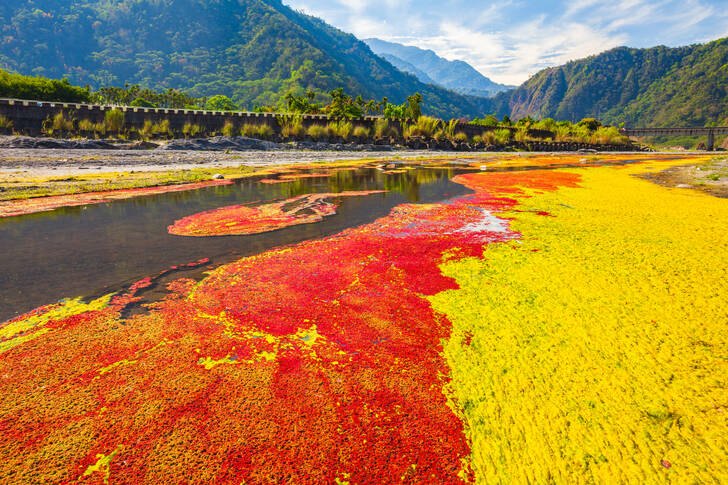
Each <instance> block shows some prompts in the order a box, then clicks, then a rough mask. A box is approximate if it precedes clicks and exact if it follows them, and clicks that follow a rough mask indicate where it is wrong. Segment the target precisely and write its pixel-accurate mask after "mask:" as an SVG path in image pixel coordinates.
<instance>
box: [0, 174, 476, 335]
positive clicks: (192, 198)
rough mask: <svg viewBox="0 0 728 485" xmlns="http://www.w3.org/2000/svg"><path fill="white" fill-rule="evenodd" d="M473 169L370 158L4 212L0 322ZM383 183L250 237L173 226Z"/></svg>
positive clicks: (428, 198)
mask: <svg viewBox="0 0 728 485" xmlns="http://www.w3.org/2000/svg"><path fill="white" fill-rule="evenodd" d="M466 171H469V170H458V169H455V168H453V169H427V168H415V169H411V170H407V171H406V173H397V174H386V173H383V172H382V171H381V170H377V169H376V168H373V167H367V168H360V169H356V170H344V171H339V172H336V173H335V174H333V175H331V176H330V177H328V178H325V177H324V178H308V179H297V180H294V181H291V182H286V183H282V184H263V183H260V182H259V180H260V179H259V178H255V179H252V178H251V179H243V180H241V181H237V182H236V183H234V184H232V185H226V186H216V187H208V188H204V189H199V190H192V191H185V192H175V193H168V194H162V195H153V196H146V197H138V198H134V199H128V200H121V201H114V202H111V203H108V204H103V205H89V206H83V207H69V208H62V209H58V210H55V211H52V212H44V213H39V214H31V215H26V216H18V217H10V218H4V219H0V247H2V248H3V251H2V252H1V253H0V267H2V272H0V322H3V321H6V320H8V319H10V318H13V317H14V316H17V315H19V314H21V313H23V312H27V311H29V310H32V309H33V308H36V307H38V306H41V305H45V304H48V303H53V302H56V301H58V300H60V299H62V298H65V297H75V296H79V295H83V296H88V295H94V294H101V293H105V292H109V291H117V290H119V289H120V288H122V287H123V286H124V285H125V284H128V283H129V282H132V281H136V280H139V279H141V278H144V277H146V276H151V275H155V274H159V273H160V272H162V271H164V270H165V269H167V268H169V267H171V266H175V265H181V264H185V263H189V262H193V261H197V260H199V259H201V258H210V259H211V262H210V264H209V265H206V266H207V267H206V268H204V269H200V268H197V269H196V270H194V271H189V272H187V273H189V274H183V276H193V277H199V276H201V272H202V271H203V270H208V269H209V266H211V265H212V266H214V265H219V264H223V263H226V262H230V261H233V260H235V259H238V258H240V257H244V256H248V255H252V254H258V253H261V252H263V251H266V250H268V249H271V248H274V247H277V246H283V245H288V244H294V243H297V242H301V241H305V240H309V239H315V238H320V237H324V236H328V235H331V234H335V233H337V232H340V231H341V230H343V229H346V228H348V227H354V226H359V225H362V224H366V223H369V222H371V221H373V220H375V219H376V218H378V217H381V216H384V215H386V214H388V213H389V211H390V210H391V209H392V208H393V207H395V206H397V205H399V204H401V203H404V202H413V203H430V202H437V201H441V200H446V199H448V198H450V197H452V196H457V195H462V194H466V193H468V190H467V189H466V188H465V187H463V186H462V185H459V184H455V183H453V182H451V181H450V179H451V178H452V177H453V176H454V175H456V174H457V173H463V172H466ZM377 189H384V190H388V191H389V192H386V193H382V194H372V195H369V196H362V197H349V198H343V199H342V200H341V202H340V206H339V208H338V211H337V214H335V215H333V216H331V217H327V218H325V219H324V220H323V221H321V222H319V223H315V224H302V225H298V226H292V227H288V228H285V229H281V230H277V231H273V232H268V233H263V234H255V235H248V236H223V237H202V238H195V237H179V236H172V235H170V234H168V233H167V226H169V225H171V224H173V223H174V221H175V220H177V219H180V218H182V217H185V216H188V215H191V214H195V213H198V212H201V211H206V210H210V209H214V208H217V207H222V206H226V205H234V204H242V203H251V202H267V201H272V200H276V199H286V198H289V197H295V196H298V195H303V194H308V193H322V192H341V191H345V190H377ZM174 276H175V277H178V276H180V274H179V273H175V274H174Z"/></svg>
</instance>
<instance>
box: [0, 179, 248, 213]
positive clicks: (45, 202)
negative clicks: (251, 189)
mask: <svg viewBox="0 0 728 485" xmlns="http://www.w3.org/2000/svg"><path fill="white" fill-rule="evenodd" d="M232 183H235V182H234V181H233V180H209V181H205V182H195V183H192V184H179V185H165V186H160V187H143V188H139V189H123V190H109V191H104V192H87V193H84V194H70V195H54V196H50V197H37V198H34V199H23V200H4V201H0V217H12V216H22V215H25V214H34V213H36V212H46V211H52V210H55V209H60V208H61V207H76V206H82V205H92V204H104V203H106V202H112V201H115V200H123V199H131V198H133V197H141V196H144V195H158V194H166V193H170V192H183V191H185V190H194V189H202V188H205V187H212V186H216V185H230V184H232Z"/></svg>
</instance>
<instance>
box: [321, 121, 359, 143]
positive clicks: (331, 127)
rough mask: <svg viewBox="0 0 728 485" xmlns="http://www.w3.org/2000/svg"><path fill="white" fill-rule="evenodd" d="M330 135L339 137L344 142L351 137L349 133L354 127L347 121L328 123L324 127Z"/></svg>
mask: <svg viewBox="0 0 728 485" xmlns="http://www.w3.org/2000/svg"><path fill="white" fill-rule="evenodd" d="M326 128H327V129H328V131H329V134H330V135H333V136H339V137H341V138H343V139H345V140H348V139H349V137H350V136H351V132H352V131H353V130H354V125H352V124H351V123H350V122H348V121H338V122H332V123H329V124H328V126H327V127H326Z"/></svg>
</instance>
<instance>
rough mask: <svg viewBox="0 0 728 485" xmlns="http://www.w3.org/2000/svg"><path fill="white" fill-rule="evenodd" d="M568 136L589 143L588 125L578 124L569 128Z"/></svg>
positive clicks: (589, 132)
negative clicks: (569, 134)
mask: <svg viewBox="0 0 728 485" xmlns="http://www.w3.org/2000/svg"><path fill="white" fill-rule="evenodd" d="M570 138H571V140H572V141H575V142H579V143H589V142H590V141H591V131H590V130H589V127H588V126H586V125H579V124H578V125H576V126H574V128H573V129H572V130H571V136H570Z"/></svg>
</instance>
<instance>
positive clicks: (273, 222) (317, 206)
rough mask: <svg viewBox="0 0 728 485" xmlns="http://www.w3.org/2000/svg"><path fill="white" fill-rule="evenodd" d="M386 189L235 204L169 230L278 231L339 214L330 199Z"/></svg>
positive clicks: (186, 232) (182, 221)
mask: <svg viewBox="0 0 728 485" xmlns="http://www.w3.org/2000/svg"><path fill="white" fill-rule="evenodd" d="M384 192H386V190H367V191H348V192H338V193H325V194H305V195H299V196H298V197H292V198H290V199H286V200H282V201H278V202H272V203H270V204H262V205H259V206H256V207H248V206H246V205H232V206H227V207H220V208H218V209H213V210H210V211H206V212H201V213H199V214H194V215H191V216H188V217H185V218H183V219H180V220H178V221H175V223H174V224H173V225H171V226H169V227H168V228H167V230H168V231H169V233H170V234H174V235H177V236H231V235H238V236H240V235H246V234H258V233H261V232H268V231H275V230H276V229H283V228H284V227H289V226H295V225H297V224H311V223H314V222H319V221H321V220H323V218H324V217H326V216H331V215H334V214H336V209H337V207H338V204H337V203H335V202H331V201H330V200H329V199H336V198H341V197H356V196H364V195H371V194H381V193H384Z"/></svg>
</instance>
